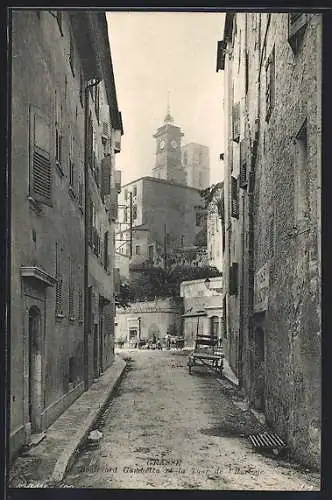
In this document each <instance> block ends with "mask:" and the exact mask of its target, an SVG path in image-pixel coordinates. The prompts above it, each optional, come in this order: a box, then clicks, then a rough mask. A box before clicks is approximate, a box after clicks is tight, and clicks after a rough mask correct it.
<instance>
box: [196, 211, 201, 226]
mask: <svg viewBox="0 0 332 500" xmlns="http://www.w3.org/2000/svg"><path fill="white" fill-rule="evenodd" d="M201 219H202V217H201V214H200V213H199V212H196V226H200V225H201Z"/></svg>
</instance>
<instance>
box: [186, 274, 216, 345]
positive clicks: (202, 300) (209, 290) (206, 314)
mask: <svg viewBox="0 0 332 500" xmlns="http://www.w3.org/2000/svg"><path fill="white" fill-rule="evenodd" d="M180 297H182V299H183V310H184V313H183V316H182V318H183V322H182V336H183V337H184V343H185V346H186V347H193V346H194V343H195V338H196V335H197V333H199V334H200V335H202V334H205V335H210V334H211V335H212V334H214V335H217V336H218V338H219V339H220V341H222V342H223V339H224V315H223V309H222V308H223V282H222V277H216V278H209V282H208V284H207V282H206V279H199V280H190V281H183V282H182V283H181V286H180Z"/></svg>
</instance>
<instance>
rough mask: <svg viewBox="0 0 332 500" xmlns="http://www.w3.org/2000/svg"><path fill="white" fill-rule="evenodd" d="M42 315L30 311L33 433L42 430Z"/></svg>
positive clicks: (31, 415)
mask: <svg viewBox="0 0 332 500" xmlns="http://www.w3.org/2000/svg"><path fill="white" fill-rule="evenodd" d="M41 377H42V363H41V313H40V310H39V309H38V307H36V306H32V307H30V309H29V422H30V423H31V432H32V433H36V432H40V430H41V382H42V380H41Z"/></svg>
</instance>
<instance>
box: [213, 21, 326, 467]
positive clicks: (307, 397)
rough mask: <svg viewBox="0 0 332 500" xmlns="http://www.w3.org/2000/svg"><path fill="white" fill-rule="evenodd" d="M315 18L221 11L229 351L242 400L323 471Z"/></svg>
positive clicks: (318, 87)
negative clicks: (245, 397) (224, 13)
mask: <svg viewBox="0 0 332 500" xmlns="http://www.w3.org/2000/svg"><path fill="white" fill-rule="evenodd" d="M321 23H322V19H321V15H318V14H314V13H308V14H304V13H292V14H287V13H254V12H252V13H238V14H233V13H227V14H226V21H225V28H224V38H223V40H222V41H220V42H218V55H217V70H220V69H221V70H224V88H225V98H224V114H225V130H226V148H225V179H224V187H225V204H224V210H225V251H224V277H225V293H226V300H225V313H226V314H225V317H226V332H227V355H228V357H229V361H230V364H231V367H232V368H233V370H234V371H235V372H236V374H237V375H238V377H239V378H240V383H241V385H242V387H243V389H244V390H245V392H246V394H247V396H248V398H249V402H250V404H251V405H252V406H253V407H255V408H256V409H258V410H261V411H263V412H264V413H265V417H266V420H267V422H268V423H269V424H270V425H271V426H272V427H273V428H274V430H275V431H276V432H278V433H279V434H280V435H281V436H282V437H283V438H284V439H285V440H286V442H287V443H288V445H289V447H290V449H291V451H292V452H293V454H294V455H295V456H296V457H297V458H298V459H299V460H301V461H302V462H303V463H305V464H307V465H313V466H315V467H319V465H320V428H321V401H320V387H321V317H320V307H321V295H320V286H321V271H320V267H321V251H320V231H321V219H320V173H321V50H322V46H321Z"/></svg>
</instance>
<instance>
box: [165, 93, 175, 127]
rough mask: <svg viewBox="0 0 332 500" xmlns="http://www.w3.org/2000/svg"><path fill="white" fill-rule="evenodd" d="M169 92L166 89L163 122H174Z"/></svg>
mask: <svg viewBox="0 0 332 500" xmlns="http://www.w3.org/2000/svg"><path fill="white" fill-rule="evenodd" d="M170 94H171V92H170V91H169V90H168V91H167V113H166V116H165V119H164V122H165V123H173V122H174V118H173V116H172V115H171V105H170Z"/></svg>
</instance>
